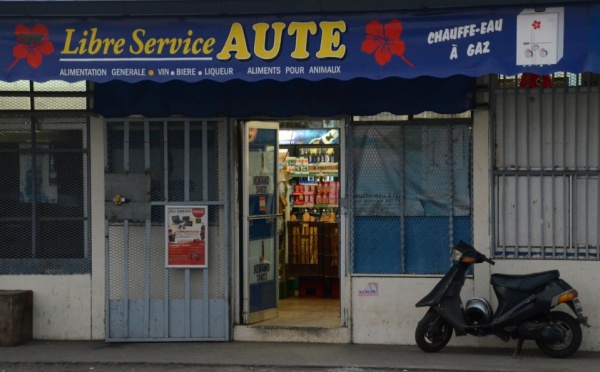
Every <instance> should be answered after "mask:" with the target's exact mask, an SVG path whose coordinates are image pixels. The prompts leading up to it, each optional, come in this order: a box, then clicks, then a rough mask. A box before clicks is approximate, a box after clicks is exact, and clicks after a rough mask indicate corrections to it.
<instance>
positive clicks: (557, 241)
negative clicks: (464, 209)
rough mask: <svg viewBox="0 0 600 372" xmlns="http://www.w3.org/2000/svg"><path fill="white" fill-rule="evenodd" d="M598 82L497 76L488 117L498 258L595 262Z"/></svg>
mask: <svg viewBox="0 0 600 372" xmlns="http://www.w3.org/2000/svg"><path fill="white" fill-rule="evenodd" d="M599 82H600V78H599V76H598V75H596V74H589V73H586V74H567V73H559V74H554V75H551V76H535V75H529V74H523V75H519V76H500V77H499V78H498V80H497V82H496V90H495V110H494V111H493V112H494V116H493V131H492V133H493V136H492V137H493V138H492V148H494V149H495V151H494V154H493V170H492V173H493V186H492V187H493V193H492V196H493V198H494V200H493V203H492V210H493V214H492V215H493V218H494V220H493V222H492V229H493V234H492V239H493V241H492V247H493V253H494V254H495V256H496V257H502V258H541V259H557V258H558V259H596V260H597V259H598V246H599V244H600V225H599V224H600V220H599V219H598V211H600V197H599V196H600V177H599V176H600V130H599V128H600V112H599V109H600V95H599V93H598V86H599Z"/></svg>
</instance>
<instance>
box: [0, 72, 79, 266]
mask: <svg viewBox="0 0 600 372" xmlns="http://www.w3.org/2000/svg"><path fill="white" fill-rule="evenodd" d="M90 94H91V90H89V88H88V86H87V84H86V83H85V82H81V83H76V84H67V83H64V82H56V81H51V82H47V83H33V82H29V81H19V82H15V83H6V82H2V83H0V114H1V115H2V117H0V153H1V158H2V161H1V162H0V198H1V202H0V233H1V234H2V236H3V238H2V240H1V243H0V274H2V275H10V274H12V275H15V274H17V275H18V274H23V275H26V274H28V275H31V274H40V275H64V274H82V273H90V272H91V255H90V247H91V234H90V205H91V203H90V192H89V183H90V182H89V180H90V174H89V169H90V164H89V162H90V159H89V154H88V149H89V118H88V114H87V108H88V97H89V95H90ZM44 99H49V100H50V101H52V102H53V103H51V102H50V101H48V100H46V101H44ZM44 102H45V103H44ZM67 110H69V111H67Z"/></svg>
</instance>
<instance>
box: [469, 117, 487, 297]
mask: <svg viewBox="0 0 600 372" xmlns="http://www.w3.org/2000/svg"><path fill="white" fill-rule="evenodd" d="M473 115H474V117H473V245H474V246H475V248H476V249H477V250H478V251H480V252H482V253H484V254H485V255H486V256H489V255H490V231H491V229H490V222H491V219H490V179H489V174H490V169H489V168H490V146H489V133H490V128H491V125H490V119H489V111H488V110H475V111H474V113H473ZM489 282H490V265H489V264H486V263H483V264H478V265H475V280H474V293H475V295H476V296H481V297H485V298H487V299H489V300H492V296H491V290H490V286H489Z"/></svg>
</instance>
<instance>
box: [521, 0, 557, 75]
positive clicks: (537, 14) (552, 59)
mask: <svg viewBox="0 0 600 372" xmlns="http://www.w3.org/2000/svg"><path fill="white" fill-rule="evenodd" d="M564 31H565V10H564V8H563V7H556V8H545V9H543V10H537V9H525V10H523V11H522V12H521V13H520V14H519V15H518V16H517V65H520V66H543V65H553V64H556V63H558V61H560V59H561V58H562V56H563V44H564Z"/></svg>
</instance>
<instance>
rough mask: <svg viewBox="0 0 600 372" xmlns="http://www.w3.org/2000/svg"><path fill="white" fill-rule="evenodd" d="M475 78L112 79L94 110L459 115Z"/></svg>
mask: <svg viewBox="0 0 600 372" xmlns="http://www.w3.org/2000/svg"><path fill="white" fill-rule="evenodd" d="M474 93H475V78H471V77H467V76H463V75H457V76H452V77H449V78H443V79H441V78H432V77H420V78H415V79H401V78H388V79H383V80H379V81H375V80H371V79H364V78H360V79H353V80H349V81H342V80H336V79H325V80H321V81H316V82H314V81H307V80H302V79H295V80H291V81H288V82H278V81H273V80H265V81H259V82H245V81H241V80H233V81H227V82H223V83H220V82H215V81H203V82H197V83H186V82H181V81H171V82H166V83H155V82H149V81H145V82H139V83H126V82H122V81H113V82H108V83H102V84H96V87H95V92H94V111H95V112H96V113H98V114H100V115H103V116H105V117H125V116H129V115H142V116H145V117H167V116H170V115H174V114H179V115H182V116H189V117H212V116H236V117H249V116H260V115H264V116H270V117H289V116H297V115H298V116H300V115H307V116H334V115H341V114H351V115H375V114H378V113H380V112H391V113H394V114H401V115H409V114H417V113H420V112H423V111H436V112H438V113H460V112H464V111H468V110H471V109H473V108H474V107H475V96H474Z"/></svg>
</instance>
